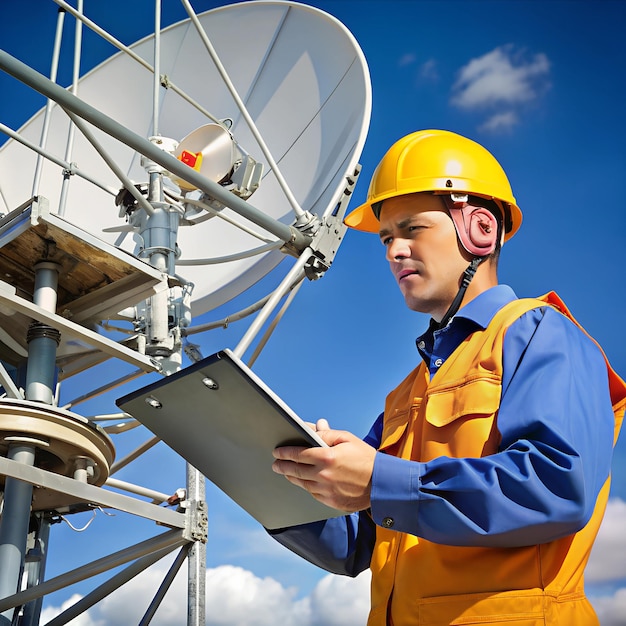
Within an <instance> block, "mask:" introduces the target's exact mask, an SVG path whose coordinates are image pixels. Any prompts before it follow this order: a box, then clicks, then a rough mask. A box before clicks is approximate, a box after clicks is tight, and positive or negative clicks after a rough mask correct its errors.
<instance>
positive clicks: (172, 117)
mask: <svg viewBox="0 0 626 626" xmlns="http://www.w3.org/2000/svg"><path fill="white" fill-rule="evenodd" d="M197 18H198V20H199V22H200V24H201V26H202V28H203V29H204V31H206V34H207V36H208V38H209V39H210V41H211V44H212V45H213V47H214V49H215V50H216V52H217V54H218V56H219V59H220V60H221V62H222V64H223V65H224V67H225V69H226V71H227V73H228V75H229V77H230V80H231V81H232V84H233V85H234V87H235V89H236V92H237V94H239V96H240V97H241V99H242V100H243V102H244V104H245V108H246V110H247V112H248V113H249V115H250V116H251V118H252V120H253V121H254V124H255V126H256V128H257V129H258V131H259V133H260V135H261V136H262V138H263V140H264V142H265V143H266V145H267V148H268V150H269V152H270V153H271V156H272V157H273V160H274V162H275V163H277V164H278V167H279V169H280V172H281V173H282V176H283V177H284V179H285V180H286V181H287V185H288V187H289V190H290V191H291V193H292V195H293V197H295V200H296V201H297V203H298V204H299V206H300V207H301V208H302V209H303V210H304V211H307V212H309V213H311V214H313V215H317V216H320V217H321V216H324V215H327V214H329V213H330V212H331V211H332V210H333V209H334V208H335V206H336V205H337V202H338V200H339V198H340V197H341V194H342V192H343V190H344V188H345V186H346V183H345V179H346V176H347V175H348V174H351V173H352V172H353V171H354V168H355V167H356V165H357V160H358V158H359V155H360V152H361V149H362V147H363V144H364V141H365V136H366V132H367V128H368V124H369V116H370V107H371V94H370V83H369V74H368V70H367V65H366V62H365V59H364V57H363V54H362V52H361V50H360V48H359V46H358V44H357V42H356V41H355V39H354V38H353V36H352V35H351V33H350V32H349V31H348V30H347V29H346V28H345V26H343V24H341V23H340V22H339V21H337V20H336V19H335V18H333V17H331V16H330V15H328V14H326V13H324V12H322V11H320V10H318V9H315V8H313V7H310V6H305V5H301V4H296V3H291V2H282V1H263V0H262V1H255V2H242V3H238V4H235V5H231V6H225V7H221V8H218V9H214V10H211V11H207V12H206V13H202V14H200V15H198V16H197ZM160 46H161V55H160V59H161V60H160V63H161V65H160V73H161V75H162V77H163V78H162V84H164V85H176V87H177V88H178V89H179V90H182V92H184V93H185V94H187V96H188V97H189V99H185V98H183V97H181V95H180V92H178V91H175V90H173V89H171V88H166V87H164V88H163V89H162V90H161V92H162V93H161V98H160V111H159V115H158V129H154V128H153V127H152V125H153V115H152V108H153V87H152V82H153V76H152V73H151V72H150V71H147V70H146V68H145V67H143V66H142V65H140V64H139V63H138V62H137V61H135V60H133V59H132V58H130V57H129V56H128V55H126V54H123V53H119V54H116V55H114V56H113V57H111V58H110V59H108V60H107V61H105V62H104V63H102V64H101V65H99V66H98V67H96V68H95V69H93V70H92V71H91V72H89V73H88V74H86V75H85V76H84V77H83V78H81V79H80V81H79V87H78V96H79V97H80V98H81V99H82V100H84V101H86V102H87V103H88V104H91V105H92V106H94V107H96V108H98V109H99V110H100V111H102V112H103V113H104V114H105V115H107V116H109V117H111V118H113V119H115V120H116V121H118V122H119V123H121V124H123V125H124V126H125V127H127V128H128V129H130V130H132V131H134V132H135V133H137V134H139V135H141V136H143V137H152V136H155V135H156V140H155V141H157V142H158V141H159V137H161V136H162V137H163V138H167V139H168V140H169V139H173V140H175V142H179V143H178V146H176V147H175V148H174V152H173V153H174V154H175V155H176V156H178V157H179V158H181V155H182V154H183V151H186V153H188V154H190V155H191V157H195V158H196V159H197V158H198V155H200V156H202V159H201V160H202V165H200V166H199V167H200V168H201V169H200V170H199V171H201V173H203V174H205V175H206V176H208V177H209V178H215V177H217V176H222V178H224V176H228V172H227V171H226V172H225V171H224V170H225V169H226V168H227V167H228V165H225V163H226V161H227V160H229V159H231V158H232V157H233V155H235V156H237V155H240V156H241V155H242V154H243V155H250V157H251V159H252V160H253V163H255V164H256V165H258V168H257V169H256V170H255V171H256V173H257V174H259V173H260V170H261V169H262V172H263V174H262V177H260V183H259V186H258V189H257V190H256V191H255V192H254V195H253V196H252V198H251V200H250V202H251V204H253V206H255V207H256V208H258V209H260V210H262V211H264V212H266V213H267V214H268V215H270V216H271V217H273V218H274V219H277V220H279V221H281V222H283V223H287V224H291V223H293V222H294V212H293V206H292V203H291V202H290V200H289V198H288V196H287V195H286V193H285V190H284V188H283V187H281V184H280V180H279V178H278V177H277V175H276V172H275V171H273V170H272V167H271V165H270V163H268V159H267V158H266V157H265V155H264V153H263V150H262V148H261V146H260V145H259V142H258V141H257V139H256V138H255V134H254V132H253V131H252V130H251V129H250V127H249V125H248V124H247V122H246V119H245V116H244V115H242V114H241V112H240V111H239V109H238V108H237V106H236V103H235V101H234V99H233V96H232V95H231V93H230V92H229V90H228V88H227V86H226V85H225V84H224V81H223V80H222V78H221V76H220V74H219V71H218V70H217V69H216V66H215V64H214V63H213V62H212V60H211V58H210V57H209V55H208V54H207V50H206V48H205V44H204V43H203V40H202V38H201V37H200V35H199V34H198V31H197V29H196V28H195V27H194V25H193V23H192V21H191V20H184V21H182V22H179V23H177V24H175V25H173V26H171V27H169V28H167V29H165V30H163V31H162V32H161V34H160ZM131 49H132V50H133V51H134V53H136V54H137V55H139V56H140V57H141V58H143V59H145V60H146V61H147V62H148V63H151V62H152V58H153V50H154V37H153V36H150V37H147V38H145V39H143V40H141V41H139V42H137V43H135V44H134V45H132V46H131ZM191 100H193V101H194V102H196V103H199V104H200V105H201V107H202V108H203V109H204V110H205V112H206V111H209V112H210V113H211V115H212V116H213V119H208V118H207V115H206V114H205V112H201V111H200V110H198V108H197V107H196V106H194V104H193V103H192V102H191ZM224 119H230V120H232V124H231V125H230V128H227V127H226V126H225V125H224V124H223V123H222V122H220V120H224ZM43 121H44V111H43V110H41V111H39V112H38V113H37V114H36V115H35V116H34V117H33V118H31V119H30V120H29V121H28V122H27V123H26V124H25V125H24V126H23V127H22V128H21V129H20V131H19V132H20V134H21V135H22V136H23V137H25V138H26V139H27V140H29V141H31V142H33V143H35V144H36V143H38V142H39V139H40V136H41V130H42V126H43ZM68 129H69V120H68V118H67V115H66V114H65V112H64V111H63V110H61V108H60V107H59V106H58V105H54V106H53V109H52V113H51V118H50V132H49V136H48V140H47V144H46V150H47V151H49V152H51V153H53V154H55V155H58V156H59V158H63V154H64V152H65V149H66V144H67V135H68ZM155 130H156V132H155ZM94 134H95V136H96V137H97V138H98V140H99V141H100V142H101V144H102V146H103V147H104V148H105V150H106V151H107V152H108V154H109V155H111V157H112V158H113V160H114V162H115V163H116V164H118V165H119V166H120V167H121V169H122V170H123V171H124V172H125V173H126V174H127V176H128V177H129V178H130V179H132V180H133V181H134V182H135V183H138V184H139V183H142V182H144V181H146V179H147V174H146V170H145V168H144V167H143V165H142V162H141V158H140V156H139V155H138V154H137V153H136V152H134V151H133V150H132V149H131V148H129V147H128V146H126V145H124V144H122V143H120V142H118V141H116V140H114V139H112V138H111V137H109V136H107V135H106V134H104V133H102V132H100V131H97V130H95V131H94ZM231 137H233V138H235V139H236V144H235V143H234V142H233V141H232V140H231ZM181 139H182V141H181ZM71 160H72V162H73V163H75V164H76V165H77V167H78V168H80V170H81V171H84V172H88V173H89V174H90V175H91V176H92V177H94V178H96V179H97V180H99V181H102V182H103V183H104V184H103V187H105V188H107V187H108V188H109V192H107V191H105V190H103V189H101V188H99V187H97V186H95V185H94V184H92V183H90V182H88V181H87V180H85V179H83V178H79V177H77V176H73V177H72V180H71V184H70V186H69V192H68V195H67V203H66V207H65V208H64V209H62V210H61V211H60V213H61V214H62V215H63V217H64V219H66V220H68V221H69V222H72V223H73V224H75V225H77V226H78V227H81V228H83V229H84V230H86V231H89V232H90V233H92V234H94V235H96V236H98V237H100V238H102V239H104V240H105V241H107V242H109V243H113V244H115V245H118V246H120V247H121V248H123V249H124V250H126V251H128V252H135V251H136V249H137V246H138V243H139V242H138V240H137V235H136V234H135V233H133V232H129V231H132V229H130V228H124V223H123V221H122V219H121V218H120V216H119V215H118V209H117V208H116V206H115V201H114V200H115V197H114V195H115V190H119V188H120V187H121V185H120V182H119V180H118V179H117V178H116V176H115V175H114V174H113V173H112V172H111V170H110V169H109V168H108V167H107V166H106V165H105V163H104V161H103V159H102V158H101V156H100V155H99V154H98V153H97V152H96V150H95V149H94V148H93V147H92V145H91V144H90V143H89V142H88V141H86V140H85V138H84V137H83V136H82V135H81V134H80V133H76V136H75V142H74V148H73V152H72V157H71ZM192 160H193V158H192ZM36 161H37V155H36V154H35V153H34V152H33V151H32V150H29V149H28V148H26V147H24V146H23V145H22V144H20V143H18V142H17V141H15V140H10V141H8V142H7V143H6V144H5V145H4V146H2V147H1V148H0V171H1V172H3V195H4V198H5V200H6V203H7V205H8V207H9V208H10V209H11V208H14V207H17V206H20V205H21V204H23V203H24V202H25V201H26V200H27V199H28V194H29V192H30V189H31V188H32V186H33V179H34V172H35V169H36ZM189 164H190V165H191V166H192V167H194V166H195V165H196V164H197V162H194V163H193V164H192V163H189ZM178 182H179V184H181V185H182V187H183V188H182V189H181V194H184V193H185V192H187V191H189V190H188V189H185V188H184V187H185V184H184V183H181V181H178ZM61 188H62V172H61V168H60V167H59V166H58V165H55V164H53V163H50V162H45V164H44V165H43V168H42V171H41V179H40V183H39V187H38V189H37V190H35V192H36V193H38V194H41V195H43V196H45V197H46V198H48V199H49V200H50V207H51V211H55V207H59V206H60V198H61V195H62V194H61ZM33 195H34V194H33ZM201 204H202V203H201ZM197 211H199V209H196V213H197ZM218 212H219V213H221V214H223V215H224V216H226V217H232V218H235V219H238V220H239V221H241V220H242V218H240V217H239V216H237V215H236V214H235V213H234V212H233V211H231V210H230V209H228V208H222V207H220V210H219V211H218ZM120 213H123V212H120ZM122 217H123V216H122ZM194 221H195V222H196V223H195V224H194V225H191V226H184V225H183V226H181V228H180V229H179V231H178V241H177V243H178V247H179V249H180V251H181V255H180V259H179V260H178V262H177V273H178V274H179V275H180V276H182V277H183V278H185V279H186V280H188V281H190V282H191V283H193V284H194V285H195V287H194V291H193V293H192V300H191V301H192V310H193V313H194V315H199V314H202V313H204V312H206V311H209V310H212V309H214V308H215V307H217V306H220V305H222V304H224V303H225V302H227V301H229V300H231V299H232V298H234V297H236V296H237V295H239V294H241V293H242V292H243V291H245V290H246V289H247V288H249V287H250V286H252V285H253V284H255V283H256V282H258V281H259V280H260V279H261V278H262V277H263V276H265V275H266V274H267V273H269V272H270V271H272V270H273V269H274V268H275V267H276V266H277V264H278V263H279V262H280V261H281V260H282V259H283V258H284V255H283V254H282V253H280V252H279V251H277V250H270V249H269V248H271V246H270V245H267V244H268V242H271V240H272V239H274V237H273V236H272V235H270V234H268V233H265V232H264V231H263V230H262V229H259V228H258V227H256V228H255V230H256V231H257V232H255V233H250V232H248V231H246V230H240V229H238V228H234V227H233V226H232V225H231V224H229V223H228V222H227V221H224V220H221V219H219V218H216V219H211V220H200V219H198V220H193V219H191V220H189V221H188V223H193V222H194ZM116 227H117V228H116ZM124 231H126V232H124ZM258 231H260V232H258ZM259 239H261V240H262V241H263V242H264V243H265V244H266V245H265V247H264V246H263V245H261V246H260V245H259ZM256 248H260V249H261V250H263V252H262V253H261V254H258V255H255V256H252V257H247V258H238V257H239V256H240V255H239V253H240V252H245V251H247V250H251V249H256ZM229 256H230V257H235V258H236V260H232V261H229V262H226V263H218V264H209V265H207V264H200V265H193V264H192V265H187V264H185V263H186V262H189V261H192V262H193V260H194V259H195V260H198V259H206V258H207V257H211V258H215V257H229ZM241 256H243V255H241Z"/></svg>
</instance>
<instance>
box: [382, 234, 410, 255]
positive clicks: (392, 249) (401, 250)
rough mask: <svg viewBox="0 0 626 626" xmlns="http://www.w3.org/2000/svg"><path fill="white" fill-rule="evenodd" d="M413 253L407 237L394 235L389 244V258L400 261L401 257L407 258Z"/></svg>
mask: <svg viewBox="0 0 626 626" xmlns="http://www.w3.org/2000/svg"><path fill="white" fill-rule="evenodd" d="M410 255H411V250H410V249H409V245H408V242H407V240H406V239H402V238H401V237H394V239H393V240H392V241H391V243H390V244H389V245H388V246H387V260H388V261H398V260H400V259H406V258H407V257H409V256H410Z"/></svg>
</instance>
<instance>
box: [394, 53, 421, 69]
mask: <svg viewBox="0 0 626 626" xmlns="http://www.w3.org/2000/svg"><path fill="white" fill-rule="evenodd" d="M416 60H417V57H416V56H415V54H414V53H413V52H407V53H406V54H403V55H402V56H401V57H400V58H399V59H398V66H399V67H405V66H407V65H413V63H415V61H416Z"/></svg>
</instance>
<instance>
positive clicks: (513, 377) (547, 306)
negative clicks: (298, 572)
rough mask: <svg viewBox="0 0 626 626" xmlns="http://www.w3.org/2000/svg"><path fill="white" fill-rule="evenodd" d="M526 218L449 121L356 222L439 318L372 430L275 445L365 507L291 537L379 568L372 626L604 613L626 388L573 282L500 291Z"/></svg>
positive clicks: (487, 157) (300, 549)
mask: <svg viewBox="0 0 626 626" xmlns="http://www.w3.org/2000/svg"><path fill="white" fill-rule="evenodd" d="M521 219H522V217H521V212H520V210H519V208H518V207H517V204H516V201H515V198H514V197H513V194H512V191H511V187H510V185H509V182H508V179H507V177H506V175H505V173H504V171H503V170H502V168H501V167H500V165H499V163H498V162H497V161H496V160H495V158H494V157H493V156H492V155H491V154H490V153H489V152H488V151H487V150H485V149H484V148H483V147H482V146H480V145H478V144H476V143H474V142H473V141H470V140H469V139H466V138H464V137H461V136H459V135H456V134H454V133H450V132H445V131H437V130H432V131H421V132H417V133H413V134H411V135H408V136H407V137H404V138H402V139H400V140H399V141H398V142H397V143H396V144H394V145H393V146H392V147H391V149H390V150H389V151H388V152H387V154H386V155H385V156H384V157H383V159H382V161H381V162H380V164H379V166H378V168H377V169H376V172H375V173H374V176H373V178H372V182H371V185H370V189H369V192H368V198H367V202H366V203H365V204H364V205H362V206H360V207H358V208H357V209H356V210H354V211H353V212H352V213H351V214H350V215H348V217H347V218H346V223H347V224H348V226H350V227H352V228H356V229H359V230H364V231H368V232H378V233H379V235H380V239H381V242H382V244H383V246H384V249H385V252H386V258H387V261H388V262H389V266H390V268H391V271H392V273H393V274H394V276H395V278H396V280H397V282H398V285H399V287H400V290H401V292H402V294H403V295H404V298H405V301H406V303H407V305H408V306H409V308H411V309H413V310H415V311H419V312H421V313H427V314H429V315H430V316H431V318H432V319H431V322H430V326H429V328H428V330H427V331H426V332H425V333H424V334H423V335H422V336H421V337H419V338H418V340H417V349H418V351H419V355H420V363H419V365H418V367H417V368H416V369H415V370H414V371H413V372H411V373H410V374H409V376H408V377H407V378H406V379H405V380H404V381H403V382H402V383H400V385H399V386H398V387H397V388H396V389H395V390H394V391H392V392H391V393H390V394H389V396H388V397H387V401H386V404H385V411H384V413H383V414H382V415H381V416H380V417H379V418H378V419H377V420H376V422H375V424H374V426H373V427H372V429H371V431H370V432H369V434H368V435H367V437H366V438H365V440H360V439H359V438H357V437H355V436H354V435H352V434H350V433H347V432H343V431H336V430H331V429H330V428H329V427H328V424H327V423H326V422H324V421H320V422H318V424H317V430H318V431H319V433H320V435H321V437H322V438H323V439H324V440H325V441H326V443H328V445H329V446H330V447H329V448H310V449H306V448H298V447H282V448H278V449H277V450H276V451H275V457H276V460H275V462H274V466H273V468H274V471H276V472H277V473H279V474H283V475H284V476H285V477H286V478H287V479H288V480H289V481H291V482H292V483H294V484H296V485H299V486H300V487H302V488H304V489H306V490H307V491H309V492H310V493H311V494H312V495H313V496H314V497H315V498H317V499H318V500H320V501H322V502H324V503H326V504H329V505H331V506H333V507H336V508H339V509H341V510H345V511H346V512H348V513H349V514H348V515H346V516H344V517H339V518H335V519H331V520H327V521H322V522H316V523H312V524H306V525H302V526H298V527H294V528H288V529H283V530H279V531H274V532H272V534H273V536H274V537H275V538H276V539H277V540H278V541H280V542H281V543H283V544H284V545H286V546H287V547H289V548H290V549H291V550H293V551H295V552H297V553H298V554H301V555H302V556H304V557H305V558H307V559H308V560H310V561H311V562H313V563H316V564H318V565H319V566H321V567H324V568H325V569H328V570H329V571H332V572H336V573H341V574H347V575H351V576H355V575H357V574H358V573H359V572H361V571H363V570H364V569H366V568H367V567H369V568H370V569H371V571H372V603H371V612H370V617H369V621H368V624H369V626H383V625H393V626H414V625H418V624H419V625H422V624H423V625H429V626H443V625H447V624H503V623H506V624H511V625H513V624H515V625H516V626H522V625H523V626H534V625H539V624H542V625H546V624H549V625H553V624H560V625H562V626H577V625H579V626H583V625H585V626H587V625H591V624H598V621H597V618H596V616H595V614H594V611H593V609H592V607H591V605H590V604H589V602H588V601H587V599H586V598H585V595H584V588H583V570H584V567H585V565H586V562H587V559H588V557H589V553H590V551H591V547H592V544H593V540H594V538H595V536H596V533H597V531H598V528H599V525H600V522H601V518H602V515H603V512H604V509H605V507H606V502H607V499H608V492H609V471H610V463H611V454H612V447H613V445H614V442H615V440H616V438H617V433H618V431H619V426H620V424H621V420H622V418H623V414H624V408H625V406H626V385H625V384H624V382H623V381H622V380H621V379H620V378H619V377H618V376H617V375H616V374H615V373H614V372H613V371H612V370H611V368H610V366H609V365H608V363H607V361H606V359H605V357H604V355H603V353H602V351H601V350H600V349H599V347H598V346H597V345H596V344H595V342H594V341H593V340H592V339H590V338H589V337H588V336H587V335H586V334H585V333H584V332H583V331H582V330H581V329H580V327H579V326H577V324H576V323H575V322H574V321H573V319H572V318H571V316H570V314H569V313H568V311H567V309H566V308H565V306H564V305H563V303H562V302H561V301H560V300H559V299H558V297H557V296H556V295H555V294H548V295H547V296H545V297H544V298H542V299H537V300H535V299H532V300H531V299H521V300H520V299H517V298H516V296H515V294H514V293H513V291H512V290H511V289H510V288H509V287H507V286H505V285H498V279H497V261H498V256H499V252H500V246H501V244H502V243H504V242H506V241H507V240H508V239H509V238H510V237H512V236H513V235H514V234H515V232H516V231H517V230H518V228H519V227H520V224H521Z"/></svg>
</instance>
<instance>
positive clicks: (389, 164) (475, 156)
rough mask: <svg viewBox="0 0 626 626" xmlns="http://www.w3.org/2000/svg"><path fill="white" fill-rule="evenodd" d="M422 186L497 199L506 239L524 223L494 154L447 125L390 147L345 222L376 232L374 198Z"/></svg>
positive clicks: (416, 189)
mask: <svg viewBox="0 0 626 626" xmlns="http://www.w3.org/2000/svg"><path fill="white" fill-rule="evenodd" d="M421 191H426V192H433V193H454V194H469V195H474V196H480V197H482V198H487V199H489V200H495V201H496V203H497V204H498V205H500V207H501V208H502V210H503V212H504V232H505V236H504V239H505V241H506V240H507V239H510V238H511V237H512V236H513V235H514V234H515V233H516V232H517V230H518V228H519V227H520V224H521V223H522V212H521V211H520V209H519V207H518V206H517V203H516V200H515V198H514V197H513V192H512V190H511V185H510V184H509V181H508V179H507V177H506V174H505V173H504V170H503V169H502V167H501V166H500V164H499V163H498V161H496V159H495V158H494V156H493V155H492V154H491V153H490V152H489V151H487V150H486V149H485V148H483V147H482V146H481V145H480V144H478V143H476V142H475V141H472V140H471V139H467V138H466V137H462V136H461V135H457V134H456V133H452V132H449V131H446V130H421V131H418V132H415V133H411V134H410V135H407V136H406V137H403V138H402V139H400V140H398V141H397V142H396V143H395V144H394V145H393V146H391V148H390V149H389V150H388V151H387V154H385V156H384V157H383V159H382V161H381V162H380V163H379V164H378V167H377V168H376V171H375V172H374V175H373V176H372V180H371V182H370V187H369V190H368V192H367V201H366V202H365V204H362V205H361V206H359V207H357V208H356V209H354V211H352V212H351V213H350V214H348V215H347V216H346V218H345V223H346V225H347V226H349V227H350V228H355V229H356V230H362V231H365V232H370V233H378V231H379V222H378V216H377V213H375V209H376V205H377V203H379V202H382V201H383V200H387V199H388V198H393V197H395V196H402V195H405V194H409V193H416V192H421ZM373 207H374V208H373ZM376 210H377V211H379V210H380V209H379V208H378V209H376Z"/></svg>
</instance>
